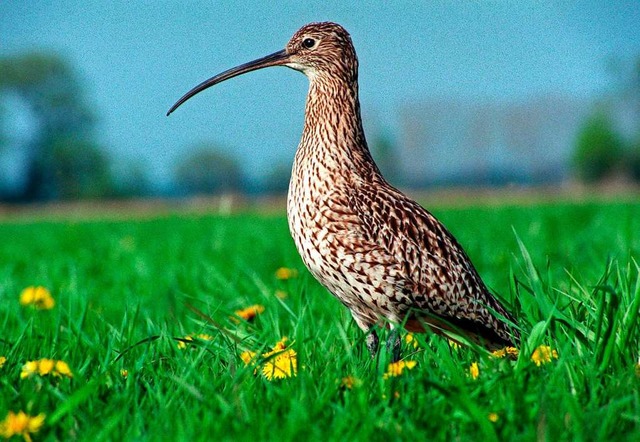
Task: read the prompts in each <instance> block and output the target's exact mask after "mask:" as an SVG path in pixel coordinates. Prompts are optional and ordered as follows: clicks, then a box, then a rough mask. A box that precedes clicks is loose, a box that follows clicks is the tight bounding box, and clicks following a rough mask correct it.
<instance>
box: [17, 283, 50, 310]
mask: <svg viewBox="0 0 640 442" xmlns="http://www.w3.org/2000/svg"><path fill="white" fill-rule="evenodd" d="M20 305H23V306H25V307H26V306H31V307H33V308H35V309H38V310H51V309H52V308H53V307H54V306H55V305H56V302H55V301H54V300H53V297H52V296H51V293H50V292H49V290H47V289H46V288H45V287H42V286H37V287H35V286H31V287H27V288H26V289H24V290H22V292H21V293H20Z"/></svg>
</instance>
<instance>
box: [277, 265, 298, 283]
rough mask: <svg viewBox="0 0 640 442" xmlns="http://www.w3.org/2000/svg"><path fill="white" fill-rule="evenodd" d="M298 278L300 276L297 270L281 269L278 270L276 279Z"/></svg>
mask: <svg viewBox="0 0 640 442" xmlns="http://www.w3.org/2000/svg"><path fill="white" fill-rule="evenodd" d="M297 276H298V271H297V270H296V269H290V268H287V267H280V268H279V269H278V270H276V278H278V279H281V280H286V279H291V278H296V277H297Z"/></svg>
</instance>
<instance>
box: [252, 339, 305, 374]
mask: <svg viewBox="0 0 640 442" xmlns="http://www.w3.org/2000/svg"><path fill="white" fill-rule="evenodd" d="M287 341H288V339H287V338H286V337H285V338H282V339H281V340H280V341H278V342H277V343H276V345H274V346H273V348H272V349H271V351H268V352H267V353H264V354H263V355H262V358H261V359H262V362H260V361H258V360H257V358H256V353H255V352H253V351H249V350H247V351H243V352H242V353H241V354H240V359H242V362H244V364H245V365H255V364H261V367H260V372H261V373H262V375H263V376H264V377H265V378H267V379H268V380H270V381H271V380H273V379H283V378H290V377H294V376H297V374H298V354H297V353H296V352H295V350H293V349H292V348H290V347H289V348H287V344H286V342H287ZM254 373H255V371H254Z"/></svg>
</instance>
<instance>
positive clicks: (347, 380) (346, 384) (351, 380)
mask: <svg viewBox="0 0 640 442" xmlns="http://www.w3.org/2000/svg"><path fill="white" fill-rule="evenodd" d="M360 385H362V381H361V380H360V379H358V378H357V377H355V376H346V377H344V378H342V380H341V381H340V387H341V388H344V389H346V390H353V389H354V388H356V387H359V386H360Z"/></svg>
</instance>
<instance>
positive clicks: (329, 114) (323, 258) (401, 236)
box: [167, 22, 519, 361]
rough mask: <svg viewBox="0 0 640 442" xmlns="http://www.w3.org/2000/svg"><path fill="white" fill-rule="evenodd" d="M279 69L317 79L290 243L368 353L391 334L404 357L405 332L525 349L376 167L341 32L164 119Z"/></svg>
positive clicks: (290, 198)
mask: <svg viewBox="0 0 640 442" xmlns="http://www.w3.org/2000/svg"><path fill="white" fill-rule="evenodd" d="M271 66H286V67H289V68H291V69H294V70H296V71H300V72H302V73H303V74H305V75H306V77H307V78H308V80H309V90H308V93H307V98H306V105H305V118H304V127H303V131H302V137H301V140H300V143H299V145H298V148H297V150H296V153H295V157H294V162H293V168H292V172H291V180H290V183H289V190H288V194H287V219H288V224H289V230H290V233H291V236H292V237H293V240H294V243H295V246H296V248H297V250H298V252H299V254H300V256H301V257H302V260H303V262H304V264H305V266H306V267H307V268H308V270H309V271H310V273H311V274H312V275H313V276H314V277H315V278H316V279H317V280H318V281H319V282H320V283H321V284H322V285H323V286H324V287H325V288H326V289H327V290H328V291H329V292H330V293H332V294H333V295H334V296H335V297H336V298H337V299H338V300H339V301H340V302H341V303H342V304H344V306H346V307H347V308H348V309H349V311H350V313H351V316H352V317H353V319H354V320H355V323H356V324H357V326H358V327H359V328H360V329H361V330H362V331H363V332H364V333H365V336H366V337H365V342H366V346H367V348H368V350H369V351H370V353H371V356H372V357H375V356H376V354H378V351H379V338H378V331H380V330H383V329H385V328H387V329H390V332H389V334H388V340H387V343H386V345H387V349H388V351H389V352H390V353H391V357H392V360H393V361H398V360H400V358H401V340H400V335H399V330H401V329H402V328H403V327H404V328H405V329H406V330H408V331H410V332H426V331H427V330H431V331H432V332H435V333H436V334H444V335H446V336H453V337H454V339H455V337H456V336H458V337H461V338H462V341H463V342H464V340H465V339H466V340H467V341H468V342H474V343H477V344H479V345H481V346H484V347H485V348H487V349H489V350H492V349H498V348H502V347H508V346H516V345H517V344H518V342H519V332H518V330H517V322H516V320H515V318H514V317H513V316H512V315H511V314H510V313H509V311H508V310H507V309H506V308H505V307H504V306H503V304H502V303H501V302H500V301H499V300H498V299H497V298H496V297H495V296H494V295H493V294H492V293H491V292H490V291H489V290H488V288H487V286H486V285H485V283H484V282H483V281H482V279H481V278H480V275H479V274H478V271H477V270H476V268H475V267H474V266H473V264H472V262H471V260H470V259H469V256H468V255H467V253H466V252H465V250H464V249H463V247H462V246H461V245H460V243H459V242H458V241H457V240H456V239H455V238H454V236H453V235H452V234H451V233H450V232H449V230H447V228H446V227H445V226H444V225H443V224H442V223H441V222H440V221H438V220H437V219H436V218H435V217H434V216H433V215H432V214H431V213H430V212H429V211H427V210H426V209H425V208H423V207H422V206H421V205H419V204H418V203H417V202H415V201H414V200H412V199H411V198H409V197H408V196H406V195H405V194H404V193H402V192H401V191H400V190H398V189H397V188H395V187H393V186H392V185H391V184H390V183H389V182H387V180H386V179H385V178H384V177H383V175H382V173H381V172H380V169H379V168H378V166H377V165H376V163H375V161H374V159H373V157H372V155H371V153H370V151H369V148H368V146H367V141H366V138H365V133H364V129H363V125H362V118H361V112H360V101H359V98H358V93H359V91H358V57H357V55H356V51H355V48H354V45H353V42H352V39H351V36H350V35H349V33H348V32H347V31H346V30H345V29H344V28H343V27H342V26H341V25H339V24H337V23H332V22H317V23H310V24H307V25H304V26H303V27H302V28H300V29H299V30H298V31H297V32H295V33H294V35H293V36H292V37H291V39H290V40H289V42H288V43H287V45H286V46H285V48H284V49H283V50H280V51H278V52H275V53H273V54H270V55H267V56H265V57H262V58H259V59H257V60H254V61H251V62H248V63H245V64H242V65H239V66H237V67H235V68H232V69H229V70H226V71H224V72H222V73H220V74H218V75H216V76H214V77H211V78H209V79H208V80H205V81H203V82H202V83H200V84H198V85H197V86H195V87H194V88H192V89H191V90H189V91H188V92H187V93H186V94H184V95H183V96H182V97H181V98H180V99H179V100H178V101H177V102H176V103H175V104H174V105H173V106H172V107H171V108H170V109H169V111H168V112H167V116H168V115H170V114H171V113H173V112H174V111H175V110H176V109H177V108H178V107H179V106H181V105H182V104H183V103H184V102H185V101H187V100H189V99H190V98H191V97H193V96H194V95H196V94H198V93H200V92H202V91H204V90H205V89H208V88H210V87H211V86H214V85H216V84H218V83H221V82H223V81H225V80H228V79H230V78H233V77H236V76H239V75H242V74H245V73H247V72H250V71H254V70H257V69H262V68H266V67H271Z"/></svg>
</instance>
